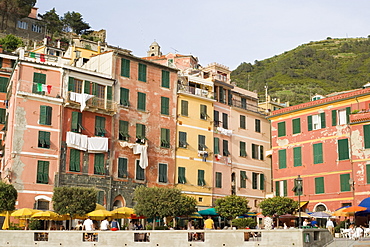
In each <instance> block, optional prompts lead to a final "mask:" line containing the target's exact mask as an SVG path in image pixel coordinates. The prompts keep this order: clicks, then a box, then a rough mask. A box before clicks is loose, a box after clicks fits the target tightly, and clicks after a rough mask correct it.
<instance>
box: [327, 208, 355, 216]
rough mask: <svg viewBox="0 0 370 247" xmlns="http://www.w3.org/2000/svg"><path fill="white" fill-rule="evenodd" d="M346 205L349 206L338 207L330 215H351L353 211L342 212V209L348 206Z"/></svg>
mask: <svg viewBox="0 0 370 247" xmlns="http://www.w3.org/2000/svg"><path fill="white" fill-rule="evenodd" d="M348 207H349V206H344V207H341V208H338V209H337V210H335V211H334V212H333V213H332V214H331V215H332V216H344V217H349V216H353V215H354V212H343V210H344V209H346V208H348Z"/></svg>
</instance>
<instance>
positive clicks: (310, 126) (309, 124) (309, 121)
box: [307, 116, 312, 131]
mask: <svg viewBox="0 0 370 247" xmlns="http://www.w3.org/2000/svg"><path fill="white" fill-rule="evenodd" d="M307 128H308V131H311V130H312V116H307Z"/></svg>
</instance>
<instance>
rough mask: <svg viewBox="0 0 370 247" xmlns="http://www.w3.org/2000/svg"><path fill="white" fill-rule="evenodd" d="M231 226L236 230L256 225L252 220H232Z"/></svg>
mask: <svg viewBox="0 0 370 247" xmlns="http://www.w3.org/2000/svg"><path fill="white" fill-rule="evenodd" d="M232 224H233V226H236V227H238V228H246V227H249V228H254V227H255V226H256V225H257V223H256V221H255V220H254V219H252V218H239V219H233V220H232Z"/></svg>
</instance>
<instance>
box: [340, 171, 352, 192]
mask: <svg viewBox="0 0 370 247" xmlns="http://www.w3.org/2000/svg"><path fill="white" fill-rule="evenodd" d="M350 178H351V176H350V174H341V175H340V191H342V192H345V191H351V184H350V183H349V180H350Z"/></svg>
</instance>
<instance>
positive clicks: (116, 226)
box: [110, 219, 120, 231]
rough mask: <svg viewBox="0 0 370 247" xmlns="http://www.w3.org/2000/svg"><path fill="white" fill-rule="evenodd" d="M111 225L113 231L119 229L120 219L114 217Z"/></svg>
mask: <svg viewBox="0 0 370 247" xmlns="http://www.w3.org/2000/svg"><path fill="white" fill-rule="evenodd" d="M110 226H111V230H112V231H118V230H119V229H120V227H119V223H118V221H117V220H116V219H113V220H112V223H111V225H110Z"/></svg>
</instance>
